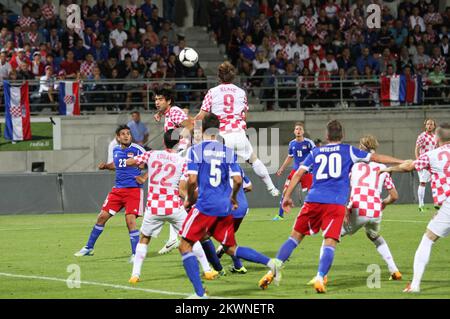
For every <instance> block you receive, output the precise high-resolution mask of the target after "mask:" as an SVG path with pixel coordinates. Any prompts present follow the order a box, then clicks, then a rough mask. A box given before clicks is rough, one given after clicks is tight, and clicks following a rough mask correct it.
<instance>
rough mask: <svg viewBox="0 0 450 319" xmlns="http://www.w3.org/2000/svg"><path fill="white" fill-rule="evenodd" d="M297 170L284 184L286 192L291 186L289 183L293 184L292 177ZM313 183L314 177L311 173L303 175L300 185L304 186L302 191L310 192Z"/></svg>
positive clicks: (293, 171) (292, 172)
mask: <svg viewBox="0 0 450 319" xmlns="http://www.w3.org/2000/svg"><path fill="white" fill-rule="evenodd" d="M295 172H296V170H295V169H293V170H292V171H291V173H290V174H289V176H288V178H287V179H286V182H285V183H284V190H286V189H287V187H288V186H289V183H290V182H291V179H292V176H294V174H295ZM312 182H313V176H312V174H311V173H305V174H303V176H302V178H300V185H302V189H307V190H309V189H310V188H311V185H312Z"/></svg>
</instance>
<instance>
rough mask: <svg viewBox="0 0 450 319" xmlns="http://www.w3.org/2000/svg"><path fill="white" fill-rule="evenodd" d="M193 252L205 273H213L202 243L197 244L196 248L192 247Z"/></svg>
mask: <svg viewBox="0 0 450 319" xmlns="http://www.w3.org/2000/svg"><path fill="white" fill-rule="evenodd" d="M192 252H193V253H194V255H195V257H197V260H198V261H199V262H200V265H201V266H202V269H203V272H207V271H211V267H210V266H209V262H208V259H207V258H206V255H205V252H204V251H203V247H202V244H200V242H196V243H195V244H194V246H192Z"/></svg>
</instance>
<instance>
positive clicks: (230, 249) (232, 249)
mask: <svg viewBox="0 0 450 319" xmlns="http://www.w3.org/2000/svg"><path fill="white" fill-rule="evenodd" d="M223 250H224V251H225V253H226V254H227V255H229V256H234V254H235V253H236V245H234V246H223Z"/></svg>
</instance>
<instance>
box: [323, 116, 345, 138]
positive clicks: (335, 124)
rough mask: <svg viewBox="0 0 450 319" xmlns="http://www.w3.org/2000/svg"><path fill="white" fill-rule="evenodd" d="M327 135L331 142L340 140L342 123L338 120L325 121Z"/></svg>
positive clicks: (342, 134)
mask: <svg viewBox="0 0 450 319" xmlns="http://www.w3.org/2000/svg"><path fill="white" fill-rule="evenodd" d="M327 136H328V140H329V141H331V142H338V141H341V140H342V138H343V137H344V133H343V129H342V124H341V122H339V121H338V120H331V121H329V122H328V123H327Z"/></svg>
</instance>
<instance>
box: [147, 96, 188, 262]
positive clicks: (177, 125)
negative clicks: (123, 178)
mask: <svg viewBox="0 0 450 319" xmlns="http://www.w3.org/2000/svg"><path fill="white" fill-rule="evenodd" d="M154 93H155V106H156V109H157V110H158V112H157V113H156V114H155V115H154V118H155V120H156V121H157V122H159V121H161V118H162V117H164V132H167V131H168V130H170V129H180V132H179V133H180V135H181V136H186V135H190V131H192V130H193V127H194V122H193V120H192V118H190V117H189V116H188V115H187V114H186V113H185V112H184V111H183V110H182V109H181V108H179V107H178V106H175V105H173V104H174V93H173V91H172V90H169V89H166V88H162V89H158V90H156V91H155V92H154ZM181 129H182V130H181ZM188 146H189V145H188V139H187V138H182V139H180V142H179V144H178V150H179V151H183V150H185V149H186V147H188ZM145 177H147V176H145ZM179 244H180V242H179V241H178V232H176V231H175V229H174V226H173V225H172V224H170V232H169V239H168V240H167V242H166V244H165V245H164V247H163V248H161V250H160V251H159V252H158V254H160V255H162V254H167V253H169V252H170V251H172V250H173V249H175V248H178V245H179Z"/></svg>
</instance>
